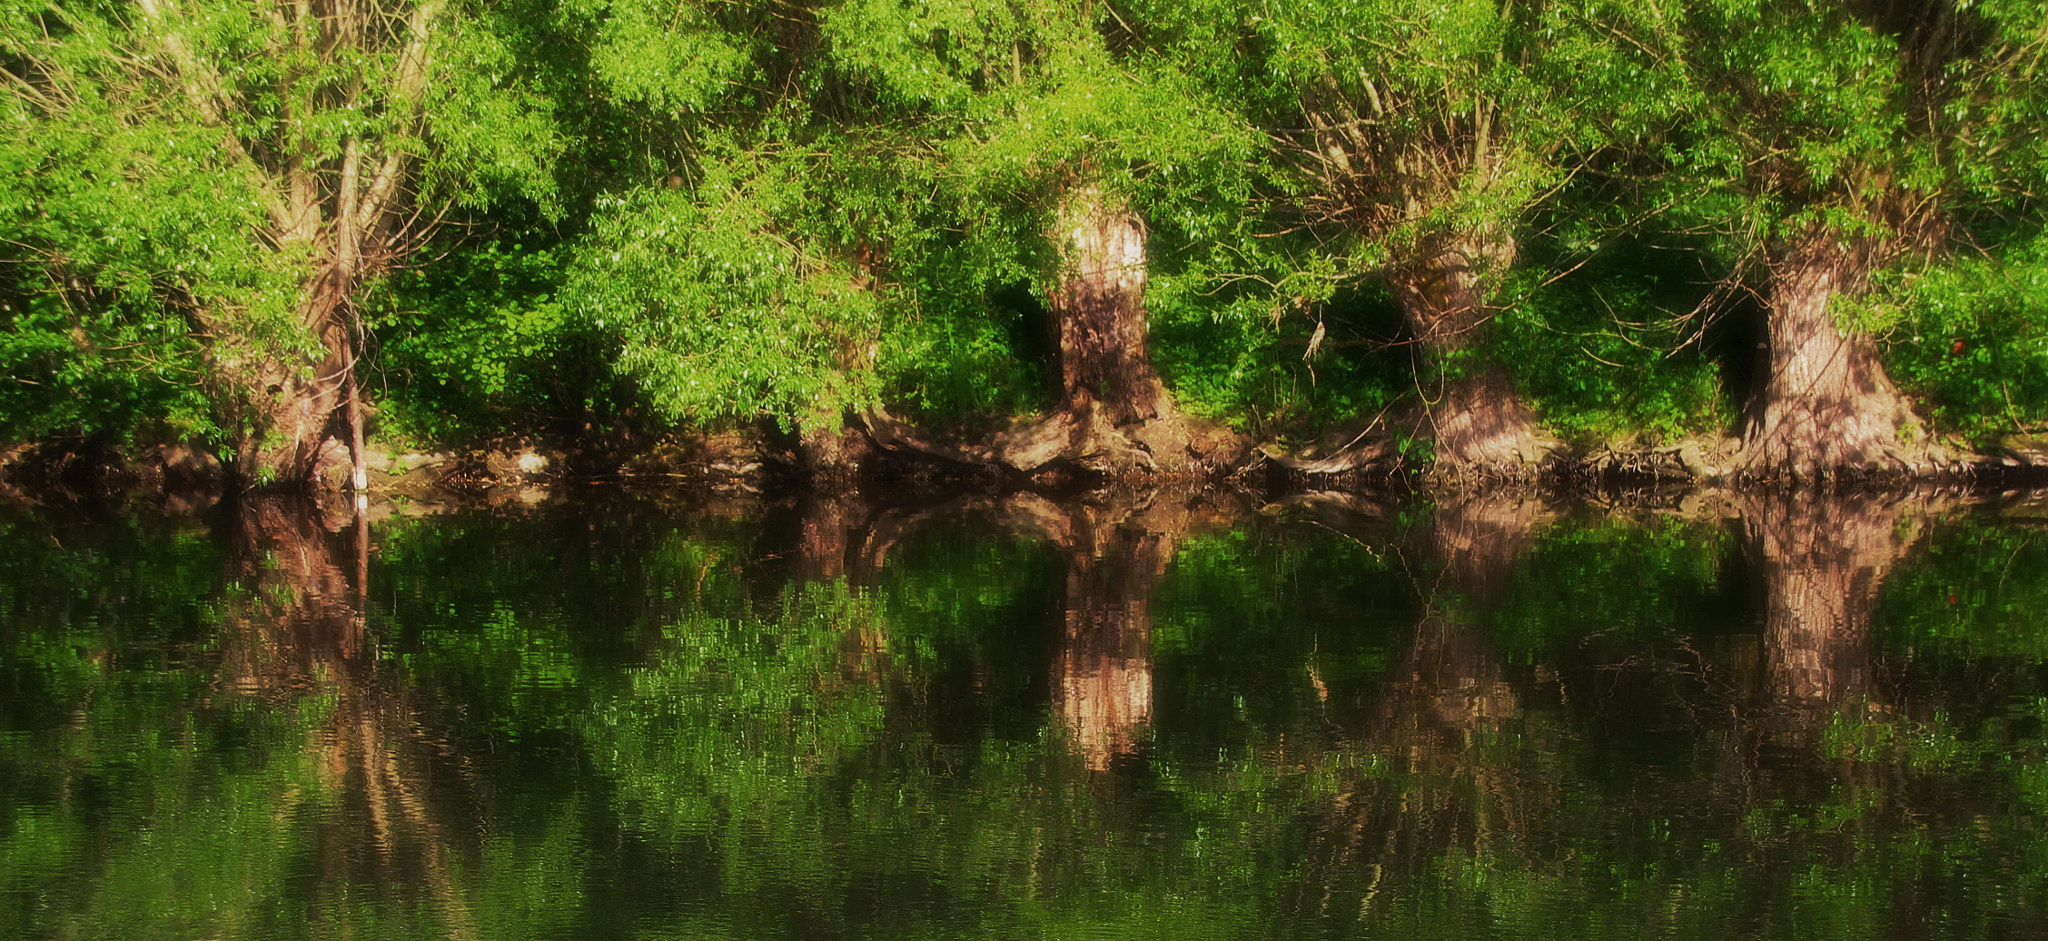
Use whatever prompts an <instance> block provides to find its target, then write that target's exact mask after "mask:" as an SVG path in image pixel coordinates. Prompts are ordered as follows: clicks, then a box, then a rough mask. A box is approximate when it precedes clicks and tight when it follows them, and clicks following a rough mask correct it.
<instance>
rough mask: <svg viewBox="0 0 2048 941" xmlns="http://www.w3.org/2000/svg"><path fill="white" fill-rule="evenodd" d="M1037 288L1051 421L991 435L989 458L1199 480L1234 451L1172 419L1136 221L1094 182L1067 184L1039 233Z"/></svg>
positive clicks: (1222, 436)
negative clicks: (1045, 245) (1041, 291)
mask: <svg viewBox="0 0 2048 941" xmlns="http://www.w3.org/2000/svg"><path fill="white" fill-rule="evenodd" d="M1047 235H1048V236H1049V238H1050V240H1051V241H1052V242H1053V244H1054V245H1055V246H1056V247H1057V249H1058V252H1059V258H1060V266H1059V269H1058V271H1057V272H1056V277H1055V279H1054V280H1053V281H1052V282H1051V283H1050V284H1048V285H1046V287H1045V296H1046V298H1047V301H1048V307H1049V308H1050V309H1051V313H1052V316H1053V320H1054V329H1055V332H1056V333H1057V337H1058V341H1059V372H1060V402H1059V406H1058V407H1057V409H1056V410H1055V411H1054V412H1053V414H1051V415H1049V416H1046V417H1045V418H1044V419H1041V420H1039V421H1037V422H1033V423H1031V424H1028V425H1025V426H1023V427H1020V428H1017V429H1014V430H1012V431H1010V432H1008V433H1006V434H1003V435H1001V436H998V438H997V440H996V442H995V446H994V448H993V452H994V460H995V461H997V462H999V463H1002V464H1006V465H1008V466H1010V467H1012V468H1015V469H1017V470H1020V471H1023V472H1025V473H1032V472H1035V471H1037V470H1039V469H1040V468H1043V467H1046V466H1048V465H1051V464H1053V463H1055V462H1059V461H1065V462H1068V463H1071V464H1073V465H1075V466H1078V467H1080V468H1083V469H1085V470H1089V471H1095V472H1100V473H1105V474H1109V475H1112V476H1125V475H1132V474H1140V475H1147V476H1154V475H1163V476H1199V475H1202V474H1204V473H1207V472H1210V471H1213V470H1216V469H1218V468H1221V467H1224V466H1227V465H1229V464H1231V463H1233V462H1235V460H1236V459H1237V458H1238V457H1239V456H1240V455H1241V454H1242V453H1243V450H1244V449H1243V445H1242V442H1240V441H1239V440H1238V439H1237V437H1236V436H1235V435H1232V434H1230V433H1229V432H1227V431H1225V430H1223V429H1220V428H1216V427H1214V426H1211V425H1209V424H1207V423H1205V422H1201V421H1199V420H1196V419H1193V418H1190V417H1188V416H1185V415H1182V414H1181V413H1180V411H1179V410H1178V409H1176V408H1175V407H1174V404H1173V397H1172V395H1170V394H1169V393H1168V392H1167V391H1166V386H1165V384H1164V383H1162V382H1161V381H1160V378H1159V373H1158V371H1157V370H1155V369H1153V367H1152V360H1151V357H1150V355H1149V354H1148V353H1147V350H1146V342H1147V341H1146V333H1147V329H1146V315H1145V280H1146V260H1145V240H1146V231H1145V223H1144V220H1142V219H1140V218H1139V217H1138V215H1137V214H1136V213H1134V212H1132V211H1131V209H1130V207H1129V205H1128V204H1126V203H1125V202H1123V201H1122V200H1121V199H1119V198H1118V197H1116V196H1114V195H1113V194H1111V193H1109V192H1107V191H1105V190H1103V189H1102V188H1101V187H1100V186H1097V185H1094V184H1082V185H1077V186H1074V187H1073V188H1072V189H1071V190H1070V191H1069V192H1068V193H1067V194H1066V197H1065V199H1064V200H1063V201H1062V203H1061V205H1060V208H1059V212H1058V214H1057V217H1056V219H1055V221H1054V224H1053V228H1052V230H1051V231H1050V232H1048V233H1047Z"/></svg>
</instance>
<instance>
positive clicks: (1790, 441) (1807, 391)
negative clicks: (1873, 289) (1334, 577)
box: [1738, 228, 1915, 480]
mask: <svg viewBox="0 0 2048 941" xmlns="http://www.w3.org/2000/svg"><path fill="white" fill-rule="evenodd" d="M1865 254H1867V252H1865V251H1862V250H1860V249H1859V248H1858V247H1857V246H1854V245H1851V244H1848V243H1846V242H1845V241H1844V240H1842V239H1839V238H1837V237H1836V236H1835V233H1833V232H1831V231H1828V230H1826V229H1825V228H1822V229H1818V230H1816V231H1814V232H1812V233H1809V234H1808V235H1807V236H1806V237H1805V238H1803V239H1802V240H1801V241H1800V242H1799V243H1798V244H1796V245H1794V246H1793V247H1791V248H1790V249H1788V250H1785V251H1783V252H1782V253H1778V254H1776V255H1775V257H1773V258H1772V259H1771V263H1770V295H1771V296H1770V308H1769V324H1768V327H1769V342H1768V348H1769V361H1768V363H1767V368H1768V370H1769V374H1768V376H1767V377H1766V379H1765V381H1764V382H1763V384H1762V385H1760V386H1759V387H1758V388H1757V389H1756V391H1755V393H1754V394H1753V395H1752V396H1751V399H1750V406H1749V416H1748V422H1747V427H1746V428H1745V434H1744V436H1743V437H1744V442H1743V453H1742V455H1741V456H1740V458H1739V459H1738V468H1739V471H1740V472H1741V473H1742V474H1743V475H1745V476H1749V477H1781V478H1789V479H1794V480H1797V479H1813V478H1819V477H1828V476H1838V475H1841V474H1845V473H1848V474H1857V473H1873V472H1885V471H1891V472H1911V471H1913V470H1915V462H1914V461H1912V460H1910V459H1908V457H1907V456H1906V450H1907V449H1906V448H1905V447H1903V446H1902V442H1901V440H1900V438H1899V430H1900V428H1901V427H1904V426H1908V425H1910V424H1911V423H1913V422H1914V418H1913V413H1912V409H1911V408H1910V406H1909V405H1908V403H1907V401H1906V399H1905V398H1904V397H1903V396H1901V395H1900V394H1899V392H1898V390H1897V388H1895V387H1894V386H1893V385H1892V382H1891V379H1890V378H1889V377H1887V376H1886V375H1885V371H1884V365H1883V363H1881V362H1879V361H1878V358H1877V350H1876V348H1875V347H1874V346H1873V345H1872V344H1871V343H1870V341H1869V340H1867V339H1865V338H1862V337H1855V336H1850V335H1848V334H1845V333H1843V331H1842V329H1841V327H1839V326H1837V325H1836V323H1835V320H1834V315H1833V312H1832V310H1831V309H1830V308H1831V306H1832V302H1833V300H1834V298H1835V297H1836V296H1837V295H1839V294H1841V293H1842V292H1844V291H1850V290H1854V289H1855V287H1856V286H1857V284H1858V282H1860V281H1861V279H1862V274H1863V271H1862V269H1863V268H1864V264H1865V263H1864V261H1863V256H1864V255H1865Z"/></svg>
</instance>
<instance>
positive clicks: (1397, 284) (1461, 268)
mask: <svg viewBox="0 0 2048 941" xmlns="http://www.w3.org/2000/svg"><path fill="white" fill-rule="evenodd" d="M1514 256H1515V243H1514V240H1513V239H1512V238H1511V237H1509V236H1507V235H1506V234H1504V233H1502V234H1488V235H1481V234H1467V235H1465V236H1463V237H1461V238H1456V239H1445V240H1439V241H1433V242H1427V243H1425V244H1424V245H1423V246H1422V247H1420V248H1419V249H1417V250H1416V251H1415V252H1414V254H1413V255H1411V256H1410V257H1407V258H1404V259H1402V260H1401V261H1400V262H1399V263H1397V264H1395V265H1394V266H1392V268H1390V269H1389V271H1388V272H1387V285H1388V287H1389V289H1391V290H1392V292H1393V294H1394V299H1395V301H1396V302H1398V303H1399V304H1400V306H1401V313H1402V316H1403V317H1404V318H1405V319H1406V321H1407V324H1408V329H1409V331H1410V332H1411V333H1413V335H1414V337H1415V341H1416V343H1417V344H1418V345H1419V346H1420V347H1421V350H1422V357H1423V359H1424V360H1425V362H1426V364H1427V370H1426V371H1425V374H1430V373H1436V374H1440V375H1441V376H1442V379H1441V381H1439V382H1435V383H1431V382H1428V381H1424V382H1423V383H1422V390H1421V391H1422V395H1423V408H1422V410H1421V412H1420V414H1419V415H1418V417H1417V419H1416V422H1415V425H1416V430H1417V431H1418V432H1419V433H1420V434H1421V435H1422V436H1424V437H1427V438H1428V439H1430V440H1431V441H1432V442H1434V444H1435V447H1436V459H1437V461H1438V463H1439V464H1440V465H1443V466H1445V469H1447V470H1450V471H1451V472H1453V473H1465V472H1474V471H1476V472H1480V473H1487V474H1508V475H1513V476H1520V475H1523V474H1526V473H1527V472H1528V471H1529V470H1530V469H1532V468H1533V467H1534V466H1535V464H1536V462H1537V461H1538V460H1539V459H1540V458H1541V454H1540V448H1541V444H1540V443H1539V441H1538V439H1537V437H1536V431H1535V421H1534V418H1533V416H1532V415H1531V414H1530V412H1529V408H1528V406H1527V405H1525V404H1524V403H1523V402H1522V398H1521V395H1520V394H1519V393H1518V392H1517V391H1516V389H1515V382H1514V379H1513V377H1511V376H1509V375H1508V372H1507V370H1506V369H1505V368H1503V367H1502V366H1501V365H1500V364H1499V363H1498V362H1495V361H1493V360H1492V359H1490V358H1488V357H1487V355H1486V354H1485V353H1484V348H1485V341H1486V339H1487V337H1488V335H1489V334H1490V332H1491V326H1490V325H1491V322H1492V319H1493V314H1494V310H1493V308H1492V307H1491V306H1490V305H1489V304H1488V303H1487V295H1488V293H1489V292H1488V286H1489V284H1490V281H1491V279H1494V278H1497V277H1499V274H1500V272H1501V271H1503V270H1505V269H1506V268H1507V266H1508V265H1509V264H1510V263H1512V262H1513V261H1514Z"/></svg>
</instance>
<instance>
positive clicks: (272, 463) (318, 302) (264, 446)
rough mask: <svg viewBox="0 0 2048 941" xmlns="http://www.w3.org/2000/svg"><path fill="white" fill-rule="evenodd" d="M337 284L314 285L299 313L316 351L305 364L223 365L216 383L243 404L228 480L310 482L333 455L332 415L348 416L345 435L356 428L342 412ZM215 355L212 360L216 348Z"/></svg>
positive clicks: (347, 363)
mask: <svg viewBox="0 0 2048 941" xmlns="http://www.w3.org/2000/svg"><path fill="white" fill-rule="evenodd" d="M339 290H340V289H339V288H336V287H335V286H333V285H331V284H317V285H316V286H315V287H314V288H313V289H311V290H310V291H309V295H310V296H309V299H308V300H307V302H306V304H305V305H304V307H303V309H302V312H301V314H300V317H301V320H302V321H303V322H305V323H307V325H308V327H309V329H310V330H311V331H312V333H313V335H314V336H315V337H316V338H317V339H318V340H319V341H320V345H321V348H322V350H323V353H322V355H321V357H320V359H319V361H318V363H317V364H315V365H314V366H313V368H312V369H311V370H310V371H305V370H301V369H298V368H295V367H294V366H293V364H291V363H289V362H281V361H278V360H277V359H274V358H271V359H266V360H265V361H262V362H260V363H259V364H258V365H256V366H255V367H254V368H246V369H234V368H227V367H222V368H223V372H224V373H226V375H224V376H223V377H222V382H223V383H224V384H226V385H229V386H231V387H236V388H234V389H233V391H232V393H231V394H232V395H234V396H236V397H238V398H240V399H242V400H243V402H244V403H245V404H244V405H243V406H242V408H241V409H240V412H241V418H240V421H239V422H238V425H239V427H238V428H237V429H236V440H235V442H234V454H233V458H234V460H233V466H232V467H231V468H230V470H229V476H230V481H231V483H233V484H234V485H236V486H237V487H239V488H240V489H250V488H255V487H279V488H284V489H298V490H310V489H313V488H314V487H316V486H317V484H318V482H319V480H320V477H321V469H322V465H323V463H324V462H325V461H326V460H328V459H329V458H330V457H331V456H332V455H330V453H329V451H330V449H329V444H330V442H332V441H333V440H334V436H333V434H332V433H331V432H332V426H333V424H334V422H335V421H336V419H337V417H339V418H342V419H343V420H344V421H345V422H349V421H350V419H351V418H354V419H355V421H353V422H350V423H351V424H352V425H353V427H351V428H349V429H348V431H349V434H350V437H351V439H356V438H357V435H358V434H359V433H360V424H359V421H360V419H359V416H350V415H349V414H348V412H349V408H348V406H349V399H350V395H349V392H350V385H351V383H352V382H353V381H354V376H353V375H352V372H353V369H352V367H353V361H354V359H355V351H354V343H353V342H352V340H351V338H350V337H349V331H348V328H347V325H346V324H344V323H342V322H341V318H340V315H339V310H340V309H341V308H343V307H344V306H345V304H346V299H345V298H344V297H340V296H337V293H338V291H339ZM215 359H216V364H217V366H218V365H219V360H220V359H221V357H220V356H219V355H218V353H216V355H215ZM358 440H359V439H358ZM351 444H352V445H355V444H356V442H355V441H354V440H352V441H351ZM356 447H357V448H359V447H360V445H356Z"/></svg>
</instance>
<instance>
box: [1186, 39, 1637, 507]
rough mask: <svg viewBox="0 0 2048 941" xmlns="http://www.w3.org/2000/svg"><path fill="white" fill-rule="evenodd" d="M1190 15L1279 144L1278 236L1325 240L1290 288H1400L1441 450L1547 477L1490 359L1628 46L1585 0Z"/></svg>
mask: <svg viewBox="0 0 2048 941" xmlns="http://www.w3.org/2000/svg"><path fill="white" fill-rule="evenodd" d="M1175 18H1176V19H1177V20H1179V21H1182V23H1183V25H1182V27H1181V30H1180V31H1181V33H1182V34H1183V35H1184V36H1185V37H1187V41H1188V43H1189V50H1190V51H1187V52H1184V53H1183V54H1184V55H1186V56H1188V57H1189V58H1193V59H1198V60H1202V61H1207V62H1210V63H1222V64H1221V65H1215V64H1212V65H1210V66H1209V67H1208V68H1207V69H1206V71H1205V73H1204V74H1205V76H1206V78H1207V80H1208V81H1209V82H1210V83H1211V84H1212V85H1214V86H1216V87H1218V88H1221V89H1228V91H1227V94H1228V95H1230V96H1231V97H1232V98H1234V99H1235V100H1236V101H1238V102H1240V103H1241V105H1242V107H1244V108H1245V109H1246V111H1247V113H1248V114H1250V115H1251V116H1252V120H1254V121H1255V122H1257V123H1258V124H1259V125H1261V126H1262V127H1265V128H1266V129H1267V130H1268V133H1269V134H1270V135H1271V139H1272V144H1273V147H1274V149H1275V153H1276V155H1277V156H1278V159H1279V160H1280V161H1281V162H1282V163H1283V164H1284V165H1285V168H1286V173H1285V175H1284V177H1283V181H1282V184H1281V188H1280V189H1279V190H1278V192H1277V195H1278V197H1279V198H1278V200H1277V202H1278V206H1277V212H1278V216H1277V219H1276V224H1278V225H1287V226H1293V227H1298V228H1302V229H1306V230H1307V231H1309V232H1311V233H1313V234H1314V236H1315V238H1314V239H1313V241H1312V243H1311V247H1310V248H1308V249H1307V250H1305V251H1303V252H1301V253H1300V254H1299V256H1298V258H1297V260H1296V261H1294V262H1293V263H1292V265H1291V267H1292V268H1293V272H1292V274H1291V276H1290V277H1288V278H1286V279H1285V280H1283V281H1281V282H1280V293H1281V294H1282V295H1283V296H1287V297H1288V300H1289V301H1291V303H1292V304H1293V305H1296V306H1300V307H1309V306H1312V305H1319V304H1321V303H1322V302H1325V301H1327V300H1328V299H1329V298H1330V297H1331V295H1332V293H1333V292H1334V291H1335V290H1336V289H1337V288H1338V287H1340V286H1343V285H1346V284H1350V283H1356V282H1359V281H1362V280H1369V279H1372V280H1378V281H1380V282H1381V283H1383V284H1384V285H1385V286H1386V288H1387V289H1388V291H1389V292H1390V293H1391V294H1392V296H1393V298H1394V299H1395V301H1396V302H1397V303H1398V305H1399V307H1400V309H1401V312H1402V315H1403V318H1404V320H1405V325H1406V331H1407V333H1408V335H1409V337H1410V338H1411V339H1412V341H1413V343H1414V344H1415V347H1416V349H1417V350H1418V351H1419V355H1418V356H1417V357H1416V358H1417V362H1418V365H1419V367H1420V368H1419V370H1418V375H1419V376H1420V377H1421V378H1419V380H1418V384H1419V388H1418V391H1419V392H1420V393H1421V396H1422V400H1423V403H1424V408H1423V409H1422V412H1423V414H1422V415H1421V417H1420V418H1419V420H1418V425H1419V428H1420V430H1421V431H1422V432H1423V433H1424V434H1426V435H1428V436H1429V437H1431V438H1433V439H1434V441H1435V448H1436V454H1437V457H1438V458H1439V459H1440V460H1443V461H1447V462H1451V463H1452V464H1453V465H1455V466H1461V467H1493V468H1501V469H1507V468H1515V467H1527V466H1529V465H1533V464H1534V462H1535V461H1536V460H1537V459H1538V457H1539V453H1538V452H1539V450H1540V448H1541V444H1540V442H1539V441H1538V440H1537V436H1536V434H1535V432H1534V429H1533V418H1532V416H1531V414H1530V412H1529V410H1528V408H1527V407H1526V406H1525V405H1524V404H1523V402H1522V400H1521V398H1520V395H1519V393H1518V392H1517V391H1516V389H1515V388H1514V383H1513V381H1512V379H1511V377H1510V376H1509V375H1508V373H1507V372H1506V371H1505V370H1504V369H1503V368H1502V367H1501V366H1500V364H1498V363H1497V362H1495V361H1494V360H1492V359H1491V357H1490V356H1489V355H1488V354H1487V352H1486V349H1487V340H1488V334H1489V332H1490V329H1491V328H1490V322H1491V321H1492V319H1493V317H1494V315H1495V314H1496V313H1497V310H1498V307H1497V304H1498V295H1499V292H1500V287H1501V283H1502V278H1503V276H1504V275H1505V273H1506V272H1507V270H1508V268H1509V267H1510V266H1511V265H1512V264H1514V261H1515V258H1516V255H1517V246H1518V244H1519V241H1520V239H1521V237H1522V233H1521V231H1520V227H1521V226H1522V224H1523V217H1524V216H1525V215H1526V214H1527V212H1528V211H1529V209H1530V208H1531V207H1533V206H1534V205H1536V204H1537V203H1538V202H1539V201H1541V200H1542V199H1544V198H1545V197H1546V196H1547V195H1548V194H1549V193H1550V192H1551V191H1552V190H1553V189H1554V188H1555V187H1556V186H1557V184H1558V183H1559V182H1561V181H1562V180H1563V179H1564V178H1565V177H1566V176H1567V174H1568V173H1569V172H1570V170H1571V168H1572V167H1574V166H1576V165H1577V164H1578V162H1579V161H1581V160H1583V159H1584V157H1585V155H1586V154H1587V153H1589V152H1591V151H1593V150H1595V149H1597V148H1598V147H1599V146H1601V145H1602V143H1603V142H1604V137H1603V134H1604V133H1605V131H1606V126H1605V125H1603V124H1602V123H1601V122H1599V121H1596V120H1594V118H1595V117H1596V116H1600V115H1605V114H1607V113H1608V112H1609V111H1611V110H1613V109H1612V108H1610V107H1609V105H1610V103H1611V102H1612V101H1613V99H1612V92H1613V87H1612V86H1613V84H1614V83H1615V81H1616V76H1618V75H1620V74H1623V73H1624V72H1626V71H1628V70H1629V68H1630V66H1631V60H1630V58H1629V56H1628V55H1625V54H1624V49H1623V47H1622V46H1621V44H1619V43H1616V42H1614V41H1613V40H1612V38H1611V37H1609V36H1607V35H1605V34H1603V33H1602V32H1600V31H1599V30H1596V29H1591V28H1588V26H1587V23H1588V18H1589V11H1588V10H1587V9H1586V8H1585V7H1584V5H1582V4H1523V3H1504V4H1503V3H1493V2H1460V3H1452V4H1448V5H1446V4H1441V3H1415V2H1408V0H1377V2H1367V3H1349V2H1344V3H1339V2H1331V3H1320V2H1318V3H1310V4H1307V5H1305V6H1304V5H1301V4H1288V5H1285V6H1282V5H1278V4H1269V3H1263V2H1244V3H1222V4H1217V5H1214V6H1213V7H1210V6H1204V7H1203V8H1202V9H1201V10H1200V11H1199V12H1194V13H1184V14H1178V15H1176V16H1175ZM1246 60H1249V61H1251V62H1253V63H1256V65H1255V67H1250V68H1247V67H1244V66H1242V65H1239V64H1238V63H1241V62H1243V61H1246ZM1603 93H1606V94H1605V95H1603ZM1316 345H1317V344H1315V343H1313V342H1312V344H1311V354H1313V352H1314V347H1315V346H1316Z"/></svg>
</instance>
